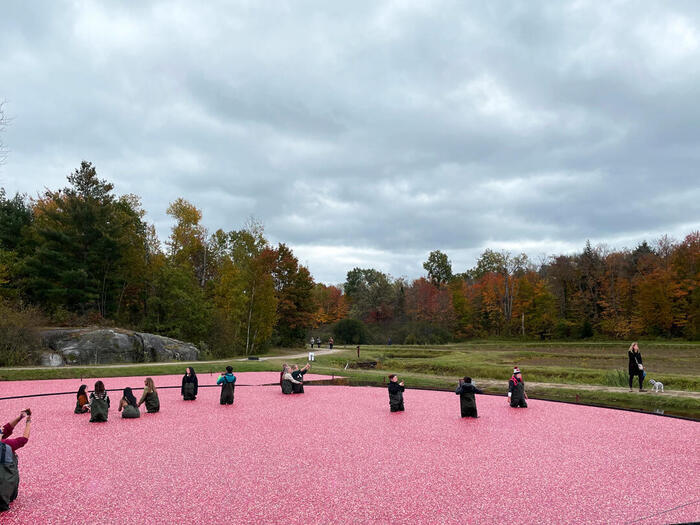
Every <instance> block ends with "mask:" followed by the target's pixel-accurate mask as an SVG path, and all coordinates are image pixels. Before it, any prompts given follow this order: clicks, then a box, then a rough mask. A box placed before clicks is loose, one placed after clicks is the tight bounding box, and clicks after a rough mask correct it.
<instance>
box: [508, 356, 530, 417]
mask: <svg viewBox="0 0 700 525" xmlns="http://www.w3.org/2000/svg"><path fill="white" fill-rule="evenodd" d="M508 400H509V401H510V406H512V407H513V408H517V407H520V408H527V402H526V401H525V382H524V381H523V376H522V375H521V374H520V369H519V368H518V367H517V366H516V367H515V368H514V369H513V376H512V377H511V378H510V381H508Z"/></svg>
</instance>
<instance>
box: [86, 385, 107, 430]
mask: <svg viewBox="0 0 700 525" xmlns="http://www.w3.org/2000/svg"><path fill="white" fill-rule="evenodd" d="M108 416H109V396H108V395H107V390H105V384H104V383H103V382H102V381H95V390H93V392H92V394H90V423H104V422H105V421H107V417H108Z"/></svg>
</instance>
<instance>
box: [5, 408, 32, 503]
mask: <svg viewBox="0 0 700 525" xmlns="http://www.w3.org/2000/svg"><path fill="white" fill-rule="evenodd" d="M24 418H26V419H25V422H24V434H23V435H22V436H20V437H18V438H11V437H10V436H11V435H12V431H13V430H14V429H15V427H16V426H17V423H19V422H20V420H22V419H24ZM31 422H32V411H31V410H30V409H28V408H27V409H25V410H22V412H20V413H19V416H18V417H17V418H15V419H14V420H13V421H10V422H9V423H5V425H3V427H2V439H0V512H3V511H5V510H9V509H10V502H12V501H14V500H15V499H17V492H18V491H19V467H18V465H17V449H19V448H22V447H23V446H24V445H26V444H27V441H29V431H30V429H31Z"/></svg>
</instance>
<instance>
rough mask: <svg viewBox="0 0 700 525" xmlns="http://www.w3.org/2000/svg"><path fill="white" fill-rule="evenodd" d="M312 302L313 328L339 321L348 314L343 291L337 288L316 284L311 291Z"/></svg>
mask: <svg viewBox="0 0 700 525" xmlns="http://www.w3.org/2000/svg"><path fill="white" fill-rule="evenodd" d="M313 301H314V305H315V312H314V324H313V327H314V328H317V327H318V326H321V325H324V324H332V323H335V322H336V321H340V320H341V319H343V318H345V317H346V316H347V314H348V303H347V300H346V298H345V295H343V291H342V290H341V289H340V288H338V287H337V286H332V285H331V286H326V285H325V284H323V283H316V284H315V285H314V289H313Z"/></svg>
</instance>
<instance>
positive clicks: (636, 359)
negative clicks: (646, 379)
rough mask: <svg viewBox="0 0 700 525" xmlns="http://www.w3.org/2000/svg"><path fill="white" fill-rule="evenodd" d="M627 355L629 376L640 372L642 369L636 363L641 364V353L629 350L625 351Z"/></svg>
mask: <svg viewBox="0 0 700 525" xmlns="http://www.w3.org/2000/svg"><path fill="white" fill-rule="evenodd" d="M627 357H628V358H629V372H630V375H631V376H636V375H639V374H641V373H642V371H641V370H640V369H639V366H637V363H639V364H640V365H641V364H642V353H641V352H633V351H632V350H630V351H629V352H627Z"/></svg>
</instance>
